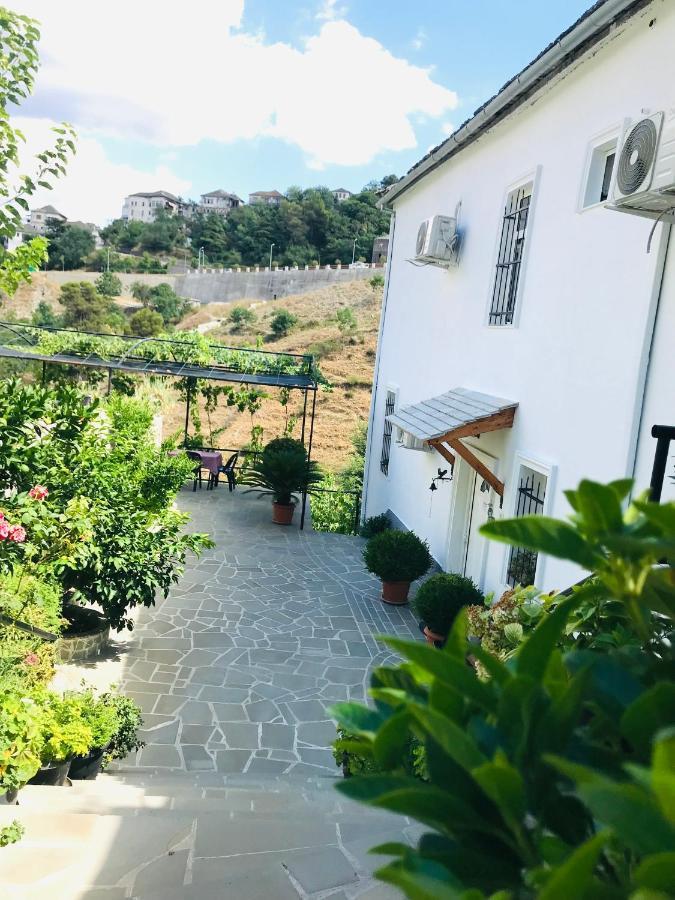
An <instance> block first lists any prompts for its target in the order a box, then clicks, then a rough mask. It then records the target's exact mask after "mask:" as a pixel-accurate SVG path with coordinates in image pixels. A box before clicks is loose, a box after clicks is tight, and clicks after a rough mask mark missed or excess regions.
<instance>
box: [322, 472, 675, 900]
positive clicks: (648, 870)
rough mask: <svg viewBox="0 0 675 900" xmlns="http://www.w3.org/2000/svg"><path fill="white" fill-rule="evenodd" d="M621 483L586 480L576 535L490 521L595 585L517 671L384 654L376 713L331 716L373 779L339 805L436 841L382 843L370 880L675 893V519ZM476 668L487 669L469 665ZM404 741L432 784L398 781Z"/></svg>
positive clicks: (528, 894) (481, 655) (549, 626)
mask: <svg viewBox="0 0 675 900" xmlns="http://www.w3.org/2000/svg"><path fill="white" fill-rule="evenodd" d="M630 489H631V483H630V482H629V481H621V482H614V483H612V484H608V485H602V484H597V483H594V482H591V481H584V482H582V483H581V484H580V485H579V488H578V489H577V490H576V491H570V492H568V495H567V496H568V499H569V502H570V504H571V506H572V508H573V510H574V515H573V517H572V519H571V520H570V521H558V520H555V519H549V518H546V517H543V516H534V517H523V518H518V519H514V520H502V521H495V522H491V523H489V524H487V525H485V526H484V529H483V530H484V533H485V534H486V535H488V536H490V537H492V538H494V539H497V540H501V541H505V542H507V543H511V544H513V545H515V546H519V547H526V548H530V549H532V550H534V551H537V552H539V553H546V554H549V555H552V556H555V557H558V558H561V559H567V560H571V561H573V562H575V563H577V564H578V565H579V566H581V567H583V568H584V569H586V570H587V571H589V572H591V573H593V577H592V578H590V579H589V580H588V581H587V582H585V583H583V584H582V585H580V586H577V587H575V588H574V589H570V590H569V591H566V592H563V593H561V594H558V595H555V597H554V599H553V600H552V601H551V602H549V603H546V604H542V612H541V615H540V616H539V618H538V623H537V624H536V626H535V627H534V628H532V629H530V630H529V631H528V632H527V634H526V635H525V637H524V639H523V640H522V641H521V642H520V643H519V644H518V647H517V650H516V652H515V653H514V654H512V655H511V656H510V658H508V659H506V660H503V659H500V658H499V657H500V655H501V653H500V652H497V653H495V651H494V649H488V648H487V647H486V646H482V645H481V644H480V643H475V642H469V640H468V634H469V631H468V617H467V613H466V611H464V610H463V611H461V612H460V613H459V615H458V616H457V618H456V619H455V622H454V624H453V627H452V630H451V632H450V635H449V637H448V640H447V642H446V644H445V647H444V648H443V650H441V651H439V650H437V649H435V648H433V647H428V646H425V645H423V644H420V643H419V642H406V641H401V640H391V639H390V640H387V643H388V644H389V646H390V647H391V648H392V649H393V650H395V651H396V652H397V653H399V654H400V655H401V657H403V662H402V663H401V664H400V665H398V666H387V667H382V668H379V669H377V670H375V672H374V673H373V676H372V681H371V696H372V698H373V701H374V706H373V707H365V706H362V705H358V704H338V705H337V706H336V707H334V709H333V714H334V715H335V716H336V717H337V719H338V721H339V723H340V726H341V727H342V728H343V729H345V730H346V731H348V732H350V733H351V734H355V735H356V736H357V737H358V738H359V741H360V743H359V752H360V753H362V754H364V755H367V756H369V757H370V758H372V759H373V760H374V761H375V762H376V763H377V766H378V771H377V773H376V774H372V775H364V776H358V777H353V778H349V779H347V780H345V781H344V782H341V783H340V784H339V785H338V788H339V790H341V791H342V792H344V793H345V794H347V795H349V796H350V797H352V798H354V799H356V800H360V801H362V802H365V803H368V804H371V805H374V806H376V807H378V808H381V809H388V810H391V811H393V812H396V813H399V814H402V815H406V816H409V817H410V818H412V819H416V820H417V821H418V822H420V823H421V824H422V825H423V826H425V827H426V831H425V833H424V834H423V835H422V837H421V838H420V840H419V842H418V844H417V846H416V847H410V846H409V845H406V844H397V843H388V844H385V845H383V846H380V847H378V848H377V852H378V853H381V854H385V855H388V856H390V857H392V858H393V861H391V862H389V863H387V864H386V865H384V866H383V867H382V868H380V869H379V871H378V873H377V874H378V876H379V877H380V878H381V879H383V880H384V881H387V882H390V883H392V884H395V885H396V886H398V887H399V888H400V889H401V890H402V891H403V893H404V894H405V895H406V896H408V897H410V898H416V900H420V898H422V900H431V898H434V900H437V898H444V900H456V898H457V900H459V898H462V900H480V898H484V897H493V898H497V897H499V898H535V897H538V898H542V900H554V898H556V900H557V898H560V900H563V898H572V897H575V898H576V897H579V898H582V897H584V898H591V897H593V898H596V897H603V898H604V897H607V898H632V900H638V898H650V900H657V898H659V900H663V898H666V897H670V896H672V895H673V893H674V892H675V865H674V863H675V816H674V814H673V809H674V803H675V776H674V775H673V771H674V766H673V760H674V759H675V727H674V726H675V684H674V683H673V669H674V662H675V658H674V651H673V642H672V636H673V618H674V616H675V571H674V569H673V564H672V560H673V558H675V506H674V505H673V504H670V505H664V506H658V505H656V504H653V503H649V502H648V501H647V500H646V499H645V498H638V499H636V500H634V501H633V502H632V503H630V504H629V505H628V506H627V508H626V510H625V511H624V508H623V505H624V504H625V503H626V498H627V497H628V494H629V492H630ZM472 660H476V661H478V662H480V664H481V667H482V670H481V671H477V669H476V668H475V667H473V666H471V665H469V664H467V663H468V661H469V662H470V661H472ZM411 735H414V736H415V737H416V738H417V739H418V740H420V741H421V742H422V743H423V745H424V748H425V754H426V767H427V777H428V781H421V780H419V779H415V778H411V777H410V775H409V774H407V771H406V763H405V760H406V758H407V756H406V754H407V751H406V748H407V746H408V743H409V741H410V738H411Z"/></svg>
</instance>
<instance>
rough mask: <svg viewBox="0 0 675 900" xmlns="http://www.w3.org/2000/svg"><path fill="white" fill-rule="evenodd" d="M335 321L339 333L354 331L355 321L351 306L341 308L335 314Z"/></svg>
mask: <svg viewBox="0 0 675 900" xmlns="http://www.w3.org/2000/svg"><path fill="white" fill-rule="evenodd" d="M335 320H336V322H337V326H338V328H339V329H340V331H341V332H343V334H344V333H347V332H351V331H356V327H357V321H356V316H355V315H354V310H353V309H352V308H351V306H343V307H341V308H340V309H338V310H337V312H336V313H335Z"/></svg>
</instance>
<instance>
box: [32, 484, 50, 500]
mask: <svg viewBox="0 0 675 900" xmlns="http://www.w3.org/2000/svg"><path fill="white" fill-rule="evenodd" d="M48 493H49V491H48V490H47V488H46V487H44V485H42V484H36V485H35V487H32V488H31V489H30V490H29V491H28V496H29V497H30V498H31V499H32V500H44V499H45V497H46V496H47V494H48Z"/></svg>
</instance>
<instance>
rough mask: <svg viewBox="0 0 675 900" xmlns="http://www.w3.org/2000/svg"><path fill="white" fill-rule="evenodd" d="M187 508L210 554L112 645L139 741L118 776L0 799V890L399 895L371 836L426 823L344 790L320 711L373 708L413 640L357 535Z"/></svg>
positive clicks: (230, 508) (366, 898) (263, 515)
mask: <svg viewBox="0 0 675 900" xmlns="http://www.w3.org/2000/svg"><path fill="white" fill-rule="evenodd" d="M180 505H181V507H182V508H184V509H187V510H188V511H190V512H191V513H192V515H193V524H192V526H191V527H193V528H194V529H195V530H200V531H201V530H203V531H209V532H211V533H212V534H213V536H214V538H215V540H216V547H215V548H214V549H213V550H210V551H208V552H207V553H205V554H204V556H203V557H202V558H201V560H199V561H198V562H193V564H191V565H190V567H189V569H188V571H187V572H186V575H185V577H184V578H182V579H181V581H180V583H179V584H178V585H177V586H176V587H174V589H173V590H172V591H171V594H170V596H169V598H168V599H167V600H166V601H164V602H162V603H159V604H158V605H157V607H156V608H155V609H154V610H142V611H141V613H140V614H139V616H138V617H137V625H136V629H135V631H134V632H133V634H132V636H131V640H130V641H127V642H126V643H121V644H120V645H119V647H118V650H117V653H118V655H121V656H122V658H123V660H124V662H123V672H122V679H121V680H122V685H121V686H122V689H123V690H124V691H125V692H126V693H128V694H129V695H130V696H133V697H134V698H135V699H136V700H137V701H138V702H139V703H140V704H141V706H142V708H143V711H144V718H145V723H146V727H145V732H144V738H145V740H146V741H147V746H146V747H145V748H144V749H143V750H142V751H141V752H140V753H138V754H137V755H136V756H135V757H133V758H130V759H128V760H125V761H124V762H123V764H122V765H120V766H117V767H116V769H115V771H114V772H113V773H112V774H105V775H101V776H99V778H98V779H97V780H96V781H95V782H74V783H73V785H72V787H70V788H67V787H64V788H50V787H37V786H34V787H26V788H24V790H23V791H22V792H21V794H20V806H18V807H7V806H5V807H2V806H1V805H0V826H1V825H3V824H6V823H7V822H9V821H11V820H12V819H13V818H18V819H20V820H21V821H22V822H23V824H24V825H25V828H26V834H25V837H24V838H23V839H22V840H21V842H20V843H19V844H17V845H14V846H12V847H6V848H4V849H2V850H1V851H0V900H38V898H39V900H43V898H45V897H49V900H122V898H127V900H299V898H300V900H328V898H330V900H357V898H358V900H391V898H396V897H400V894H399V892H398V891H396V890H394V889H393V888H391V887H389V886H387V885H384V884H382V883H380V882H378V881H376V880H375V879H374V878H373V872H374V870H375V869H376V868H378V867H379V866H380V865H382V864H383V863H384V862H385V859H383V858H382V857H376V856H373V855H371V854H369V852H368V851H369V849H370V848H371V847H372V846H374V845H377V844H382V843H386V842H390V841H396V842H400V841H407V842H414V841H416V839H417V837H418V835H419V828H418V826H416V825H413V824H412V823H410V822H408V821H407V820H405V819H403V818H401V817H399V816H394V815H391V814H388V813H385V812H382V811H380V810H374V809H370V808H368V807H362V806H360V805H358V804H356V803H354V802H352V801H349V800H347V799H346V798H344V797H342V796H341V795H340V794H339V793H338V792H337V791H336V790H335V787H334V785H335V779H336V778H337V777H339V776H340V773H339V771H338V769H337V768H336V766H335V763H334V761H333V758H332V753H331V750H330V744H331V742H332V741H333V740H334V737H335V728H334V725H333V722H332V721H331V719H330V717H329V714H328V712H327V710H328V708H329V707H330V705H331V704H332V703H334V702H335V701H338V700H346V699H356V700H363V699H364V697H365V691H366V686H367V683H368V676H369V672H370V670H371V669H372V668H373V667H374V666H377V665H380V664H383V663H387V662H389V661H390V660H391V659H392V657H391V654H390V653H389V652H388V651H387V650H386V648H384V646H383V645H382V644H381V643H378V641H377V640H376V636H377V635H378V634H397V635H402V636H406V637H417V638H419V632H418V631H417V628H416V623H415V620H414V618H413V616H412V613H411V612H410V611H409V610H408V609H405V608H404V609H396V608H391V607H386V606H384V605H383V604H382V603H381V602H380V600H379V585H378V583H377V582H376V581H375V580H374V579H372V578H370V577H369V576H368V575H367V574H366V573H365V572H364V570H363V566H362V563H361V547H362V543H363V542H362V541H361V540H360V539H358V538H349V537H344V536H340V535H329V534H315V533H313V532H311V531H307V532H304V533H301V532H299V531H298V530H297V528H281V527H278V526H274V525H272V524H271V522H270V508H269V501H261V500H258V499H257V498H256V497H254V496H252V495H244V494H242V493H241V492H240V491H237V492H236V493H235V494H234V495H231V494H229V493H228V492H227V491H226V490H224V489H222V488H221V489H219V490H217V491H214V492H206V491H201V492H197V493H196V494H193V493H191V492H190V491H185V492H183V493H182V494H181V496H180Z"/></svg>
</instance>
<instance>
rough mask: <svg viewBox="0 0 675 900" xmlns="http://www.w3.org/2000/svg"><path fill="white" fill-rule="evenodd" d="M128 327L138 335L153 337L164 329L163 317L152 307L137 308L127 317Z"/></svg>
mask: <svg viewBox="0 0 675 900" xmlns="http://www.w3.org/2000/svg"><path fill="white" fill-rule="evenodd" d="M129 328H130V329H131V333H132V334H137V335H138V336H139V337H153V336H154V335H156V334H161V333H162V331H164V319H163V318H162V317H161V315H160V314H159V313H158V312H155V310H154V309H147V308H146V309H139V310H138V312H135V313H134V314H133V315H132V316H131V318H130V319H129Z"/></svg>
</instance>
